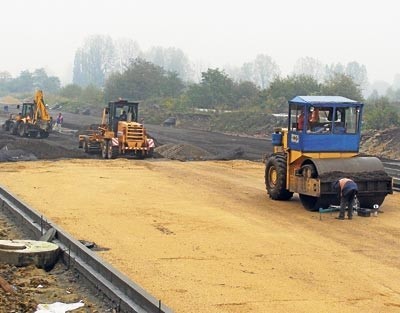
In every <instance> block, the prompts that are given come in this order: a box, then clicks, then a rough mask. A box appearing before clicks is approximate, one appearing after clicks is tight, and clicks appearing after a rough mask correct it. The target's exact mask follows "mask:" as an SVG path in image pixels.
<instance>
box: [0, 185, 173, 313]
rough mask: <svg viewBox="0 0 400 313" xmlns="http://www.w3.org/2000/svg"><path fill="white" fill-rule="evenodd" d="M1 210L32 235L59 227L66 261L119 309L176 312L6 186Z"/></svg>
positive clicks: (0, 192)
mask: <svg viewBox="0 0 400 313" xmlns="http://www.w3.org/2000/svg"><path fill="white" fill-rule="evenodd" d="M0 210H1V211H3V212H4V213H6V214H7V215H9V216H12V218H13V219H14V221H16V222H17V223H18V225H19V226H20V227H23V228H24V230H25V231H26V232H27V235H30V236H31V237H32V238H40V237H41V236H42V235H43V234H44V233H46V231H48V230H49V229H51V228H53V229H55V230H56V236H55V238H56V239H55V240H53V242H54V243H56V244H58V245H59V247H60V249H61V251H62V252H61V258H62V260H63V262H64V263H65V264H66V265H67V266H68V267H70V268H73V269H75V270H76V271H77V272H78V273H79V274H80V275H82V276H83V277H84V278H85V279H86V280H87V281H88V282H89V283H91V284H92V287H94V288H95V289H96V290H97V291H100V292H101V293H102V294H103V295H104V296H106V298H107V299H109V300H110V301H111V302H112V304H113V306H114V308H115V309H116V312H121V313H173V311H172V310H171V309H170V308H168V307H167V306H166V305H164V304H163V303H161V300H157V299H156V298H155V297H153V296H152V295H150V294H149V293H147V292H146V291H145V290H144V289H143V288H141V287H140V286H139V285H137V284H136V283H134V282H133V281H131V280H130V279H129V278H128V277H127V276H125V275H124V274H122V273H120V272H119V271H117V270H116V269H115V268H113V267H112V266H111V265H110V264H108V263H107V262H105V261H104V260H103V259H101V258H100V257H99V256H97V255H96V254H95V253H94V252H92V251H90V250H89V249H88V248H87V247H85V246H84V245H83V244H82V243H80V242H79V241H78V240H76V239H74V238H73V237H72V236H71V235H69V234H68V233H67V232H65V231H64V230H62V229H61V228H60V227H58V226H57V225H55V224H53V223H51V222H49V221H47V220H44V217H43V216H41V215H40V214H39V213H38V212H36V211H35V210H34V209H32V208H30V207H29V206H28V205H26V204H25V203H23V202H21V201H20V200H18V199H17V198H16V197H14V196H13V195H12V194H11V193H10V192H8V191H7V190H6V189H4V188H2V187H0Z"/></svg>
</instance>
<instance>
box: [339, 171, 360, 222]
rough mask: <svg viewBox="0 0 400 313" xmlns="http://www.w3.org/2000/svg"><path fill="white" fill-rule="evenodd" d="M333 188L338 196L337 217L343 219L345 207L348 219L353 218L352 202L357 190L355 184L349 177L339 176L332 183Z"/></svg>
mask: <svg viewBox="0 0 400 313" xmlns="http://www.w3.org/2000/svg"><path fill="white" fill-rule="evenodd" d="M333 189H334V190H336V191H337V192H338V197H339V198H340V213H339V216H338V217H337V219H339V220H344V216H345V212H346V208H347V217H348V218H349V220H351V219H352V218H353V203H354V199H355V197H356V195H357V192H358V187H357V184H356V183H355V182H354V181H352V180H351V179H350V178H341V179H339V180H337V181H335V182H334V183H333Z"/></svg>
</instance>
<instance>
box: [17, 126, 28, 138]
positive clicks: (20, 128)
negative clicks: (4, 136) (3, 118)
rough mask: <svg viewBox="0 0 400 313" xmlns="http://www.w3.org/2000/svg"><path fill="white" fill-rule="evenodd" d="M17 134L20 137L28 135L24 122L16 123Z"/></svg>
mask: <svg viewBox="0 0 400 313" xmlns="http://www.w3.org/2000/svg"><path fill="white" fill-rule="evenodd" d="M18 135H19V136H21V137H26V136H27V135H28V134H27V132H26V124H25V123H20V124H19V125H18Z"/></svg>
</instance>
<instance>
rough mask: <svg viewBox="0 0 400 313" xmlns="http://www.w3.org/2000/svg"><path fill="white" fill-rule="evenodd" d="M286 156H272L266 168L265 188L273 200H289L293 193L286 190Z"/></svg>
mask: <svg viewBox="0 0 400 313" xmlns="http://www.w3.org/2000/svg"><path fill="white" fill-rule="evenodd" d="M286 170H287V165H286V156H285V155H283V154H273V155H271V156H270V157H269V158H268V160H267V162H266V166H265V186H266V188H267V192H268V194H269V197H270V198H271V199H273V200H289V199H291V198H292V196H293V192H290V191H289V190H287V189H286Z"/></svg>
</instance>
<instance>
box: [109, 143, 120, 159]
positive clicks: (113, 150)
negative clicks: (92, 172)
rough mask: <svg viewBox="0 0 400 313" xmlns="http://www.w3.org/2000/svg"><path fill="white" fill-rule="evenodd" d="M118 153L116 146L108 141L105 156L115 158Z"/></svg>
mask: <svg viewBox="0 0 400 313" xmlns="http://www.w3.org/2000/svg"><path fill="white" fill-rule="evenodd" d="M117 155H118V147H116V146H113V145H112V144H111V142H108V149H107V158H108V159H115V158H116V157H117Z"/></svg>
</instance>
